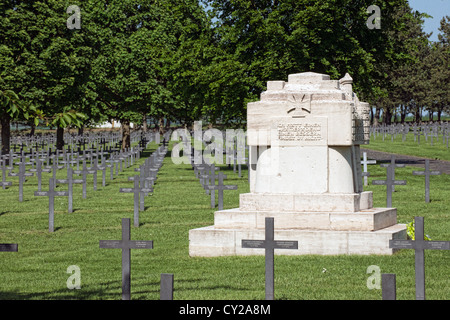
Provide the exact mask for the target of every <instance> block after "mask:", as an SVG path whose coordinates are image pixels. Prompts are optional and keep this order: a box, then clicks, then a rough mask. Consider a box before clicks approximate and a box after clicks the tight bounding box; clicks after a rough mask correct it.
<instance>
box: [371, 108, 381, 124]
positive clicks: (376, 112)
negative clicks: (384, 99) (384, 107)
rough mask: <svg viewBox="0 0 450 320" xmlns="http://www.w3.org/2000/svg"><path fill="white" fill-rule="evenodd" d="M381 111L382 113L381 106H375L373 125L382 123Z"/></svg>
mask: <svg viewBox="0 0 450 320" xmlns="http://www.w3.org/2000/svg"><path fill="white" fill-rule="evenodd" d="M380 113H381V109H380V107H375V117H374V118H373V125H374V126H375V127H378V125H379V124H380Z"/></svg>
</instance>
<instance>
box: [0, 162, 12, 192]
mask: <svg viewBox="0 0 450 320" xmlns="http://www.w3.org/2000/svg"><path fill="white" fill-rule="evenodd" d="M0 163H1V168H2V182H0V184H1V185H2V188H3V189H5V187H7V186H11V185H12V182H11V181H6V159H5V160H0Z"/></svg>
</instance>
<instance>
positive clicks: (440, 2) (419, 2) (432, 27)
mask: <svg viewBox="0 0 450 320" xmlns="http://www.w3.org/2000/svg"><path fill="white" fill-rule="evenodd" d="M409 5H410V6H411V8H413V9H414V10H417V11H419V12H425V13H428V14H429V15H430V16H432V17H433V18H427V19H425V23H424V31H425V32H427V33H429V32H431V31H433V34H432V35H431V37H430V40H432V41H438V36H437V35H438V34H439V30H438V28H439V25H440V24H439V21H441V20H442V17H443V16H445V15H447V16H450V0H409Z"/></svg>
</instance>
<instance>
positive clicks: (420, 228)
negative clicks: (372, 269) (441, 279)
mask: <svg viewBox="0 0 450 320" xmlns="http://www.w3.org/2000/svg"><path fill="white" fill-rule="evenodd" d="M423 220H424V219H423V217H415V218H414V224H415V240H389V248H393V249H414V250H415V269H416V300H425V250H450V241H425V240H424V239H423V238H424V222H423Z"/></svg>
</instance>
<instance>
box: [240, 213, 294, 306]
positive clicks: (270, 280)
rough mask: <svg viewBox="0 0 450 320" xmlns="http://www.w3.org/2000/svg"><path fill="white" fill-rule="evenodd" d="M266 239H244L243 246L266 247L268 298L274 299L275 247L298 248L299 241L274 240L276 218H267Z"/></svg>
mask: <svg viewBox="0 0 450 320" xmlns="http://www.w3.org/2000/svg"><path fill="white" fill-rule="evenodd" d="M265 222H266V225H265V227H266V229H265V239H264V240H244V239H242V245H241V246H242V248H251V249H265V259H266V300H273V299H274V249H298V241H287V240H278V241H276V240H274V218H266V220H265Z"/></svg>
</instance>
